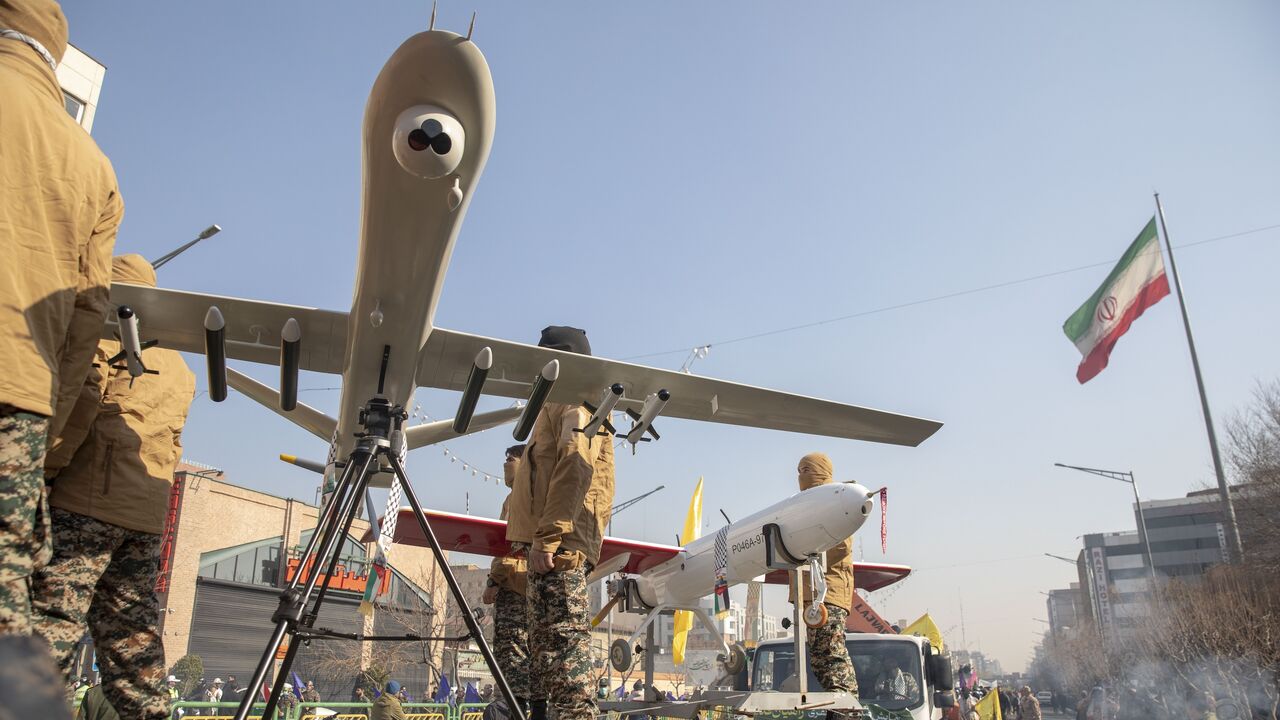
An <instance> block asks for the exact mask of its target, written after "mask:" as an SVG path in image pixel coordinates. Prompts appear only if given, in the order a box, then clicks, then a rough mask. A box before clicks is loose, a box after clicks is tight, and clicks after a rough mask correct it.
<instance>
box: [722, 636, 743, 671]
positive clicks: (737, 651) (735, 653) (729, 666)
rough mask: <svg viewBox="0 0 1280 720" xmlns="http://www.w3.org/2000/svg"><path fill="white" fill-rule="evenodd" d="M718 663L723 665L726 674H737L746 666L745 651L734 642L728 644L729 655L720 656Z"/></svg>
mask: <svg viewBox="0 0 1280 720" xmlns="http://www.w3.org/2000/svg"><path fill="white" fill-rule="evenodd" d="M720 664H721V665H723V666H724V671H725V673H726V674H729V675H737V674H738V673H740V672H742V671H743V670H744V669H745V668H746V667H747V651H746V650H743V649H742V645H740V644H738V643H734V644H732V645H730V646H729V657H727V658H726V657H724V656H723V655H721V656H720Z"/></svg>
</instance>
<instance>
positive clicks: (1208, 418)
mask: <svg viewBox="0 0 1280 720" xmlns="http://www.w3.org/2000/svg"><path fill="white" fill-rule="evenodd" d="M1155 197H1156V214H1157V215H1159V216H1160V232H1161V234H1162V235H1164V244H1165V252H1166V253H1167V254H1168V257H1169V272H1170V274H1171V275H1173V286H1174V287H1175V288H1176V289H1177V291H1178V307H1179V308H1180V309H1181V310H1182V327H1183V329H1184V330H1186V332H1187V349H1188V350H1190V351H1191V368H1192V369H1193V370H1195V373H1196V387H1197V388H1198V389H1199V390H1200V410H1201V411H1202V412H1203V414H1204V427H1205V430H1206V431H1207V432H1208V433H1209V454H1210V455H1211V456H1213V472H1214V474H1215V475H1217V477H1218V498H1219V500H1221V501H1222V508H1223V515H1224V518H1225V520H1226V521H1227V544H1228V545H1230V546H1231V559H1232V560H1233V561H1235V562H1241V561H1243V560H1244V550H1243V548H1242V547H1241V544H1240V527H1239V526H1238V525H1236V509H1235V505H1234V504H1233V503H1232V502H1231V490H1230V488H1228V487H1227V475H1226V473H1225V472H1223V470H1222V454H1221V453H1219V452H1218V435H1217V433H1215V432H1214V430H1213V415H1211V414H1210V412H1209V397H1208V396H1207V395H1205V392H1204V377H1203V376H1202V375H1201V374H1200V357H1199V356H1198V355H1196V341H1195V338H1194V337H1192V335H1191V319H1190V318H1189V317H1188V316H1187V301H1186V298H1184V297H1183V295H1182V281H1181V280H1180V279H1179V278H1178V263H1177V262H1175V261H1174V259H1173V243H1172V242H1170V241H1169V228H1168V226H1166V225H1165V222H1164V206H1163V205H1162V204H1160V193H1155Z"/></svg>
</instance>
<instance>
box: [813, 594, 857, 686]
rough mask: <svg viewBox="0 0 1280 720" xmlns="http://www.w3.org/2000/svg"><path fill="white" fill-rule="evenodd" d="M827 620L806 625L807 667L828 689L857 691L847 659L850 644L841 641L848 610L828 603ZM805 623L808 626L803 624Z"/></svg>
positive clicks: (851, 664) (855, 678)
mask: <svg viewBox="0 0 1280 720" xmlns="http://www.w3.org/2000/svg"><path fill="white" fill-rule="evenodd" d="M824 604H825V605H826V606H827V621H826V622H825V623H823V624H822V625H820V626H818V627H816V628H808V633H807V635H808V644H809V667H811V668H812V669H813V674H814V675H815V676H816V677H817V678H818V682H820V683H822V687H823V688H824V689H826V690H827V691H828V692H847V693H851V694H853V695H857V694H858V678H857V676H856V675H854V674H853V663H852V662H850V661H849V648H848V646H846V645H845V644H844V621H845V619H846V618H848V617H849V611H848V610H845V609H844V608H842V607H837V606H835V605H832V604H830V603H824ZM806 627H808V626H807V625H806Z"/></svg>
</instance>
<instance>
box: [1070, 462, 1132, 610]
mask: <svg viewBox="0 0 1280 720" xmlns="http://www.w3.org/2000/svg"><path fill="white" fill-rule="evenodd" d="M1054 465H1055V466H1056V467H1060V468H1067V469H1068V470H1079V471H1080V472H1085V473H1089V474H1090V475H1097V476H1099V477H1104V478H1110V479H1112V480H1119V481H1120V482H1122V483H1129V487H1131V488H1133V504H1134V505H1137V506H1138V535H1140V536H1141V537H1142V547H1143V549H1144V551H1145V552H1146V554H1147V569H1148V570H1150V571H1151V592H1152V593H1155V592H1156V589H1157V588H1156V582H1157V581H1156V563H1155V559H1154V558H1153V557H1152V556H1151V538H1150V537H1148V533H1147V518H1146V516H1145V515H1143V513H1142V499H1141V498H1140V497H1138V481H1137V480H1136V479H1134V477H1133V473H1132V472H1120V471H1117V470H1099V469H1097V468H1087V467H1079V466H1077V465H1064V464H1062V463H1054Z"/></svg>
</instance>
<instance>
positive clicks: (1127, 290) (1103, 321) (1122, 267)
mask: <svg viewBox="0 0 1280 720" xmlns="http://www.w3.org/2000/svg"><path fill="white" fill-rule="evenodd" d="M1168 294H1169V278H1168V276H1167V275H1165V272H1164V258H1163V256H1162V254H1161V252H1160V238H1159V236H1158V235H1157V234H1156V219H1155V217H1152V218H1151V222H1149V223H1147V226H1146V227H1145V228H1143V229H1142V232H1140V233H1138V238H1137V239H1136V240H1134V241H1133V244H1132V245H1130V246H1129V249H1128V250H1126V251H1125V253H1124V257H1122V258H1120V263H1119V264H1118V265H1116V267H1115V269H1114V270H1112V271H1111V274H1110V275H1108V276H1107V279H1106V280H1105V281H1103V283H1102V285H1101V286H1100V287H1099V288H1098V289H1097V290H1095V291H1094V293H1093V295H1092V296H1090V297H1089V299H1088V300H1086V301H1085V303H1084V304H1083V305H1081V306H1080V308H1079V309H1077V310H1076V311H1075V312H1074V313H1072V314H1071V317H1069V318H1067V321H1066V322H1065V323H1064V324H1063V325H1062V331H1063V332H1065V333H1066V334H1067V337H1068V338H1070V339H1071V342H1073V343H1075V346H1076V349H1078V350H1079V351H1080V354H1081V355H1083V356H1084V359H1083V360H1081V361H1080V367H1079V368H1077V369H1076V379H1077V380H1079V381H1080V382H1081V384H1083V383H1086V382H1088V381H1089V380H1091V379H1093V376H1094V375H1097V374H1098V373H1100V372H1102V369H1103V368H1105V367H1106V366H1107V359H1108V358H1109V357H1110V356H1111V348H1113V347H1115V345H1116V341H1117V340H1119V339H1120V336H1121V335H1124V334H1125V333H1126V332H1128V331H1129V326H1130V325H1132V324H1133V321H1134V320H1137V319H1138V318H1139V317H1141V316H1142V313H1143V312H1145V311H1146V309H1147V308H1149V307H1151V306H1152V305H1155V304H1156V303H1157V302H1159V301H1160V298H1162V297H1164V296H1165V295H1168Z"/></svg>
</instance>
